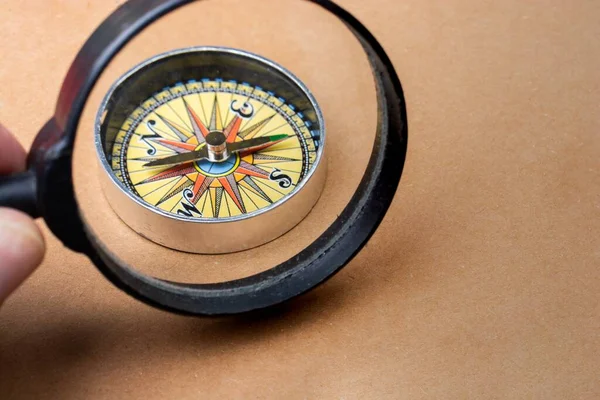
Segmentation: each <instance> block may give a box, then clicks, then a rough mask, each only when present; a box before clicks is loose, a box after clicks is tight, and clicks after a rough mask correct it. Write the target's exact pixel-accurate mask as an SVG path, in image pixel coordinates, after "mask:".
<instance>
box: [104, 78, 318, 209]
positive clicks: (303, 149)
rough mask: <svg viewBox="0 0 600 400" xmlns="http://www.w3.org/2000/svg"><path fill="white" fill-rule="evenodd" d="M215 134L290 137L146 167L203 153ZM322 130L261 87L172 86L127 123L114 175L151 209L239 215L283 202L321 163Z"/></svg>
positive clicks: (118, 140)
mask: <svg viewBox="0 0 600 400" xmlns="http://www.w3.org/2000/svg"><path fill="white" fill-rule="evenodd" d="M211 132H220V133H222V134H223V135H224V137H225V139H226V142H227V143H234V142H240V141H245V140H249V139H254V138H259V137H270V136H272V135H285V137H286V138H285V139H284V140H281V141H276V142H270V143H266V144H264V145H262V146H260V147H258V148H257V149H254V150H247V151H241V152H239V153H236V154H231V155H230V156H229V157H228V158H227V159H226V160H224V161H222V162H212V161H209V160H207V159H202V160H197V161H192V162H183V163H179V164H175V165H159V166H147V165H146V164H148V163H149V162H151V161H155V160H160V159H163V158H165V157H169V156H173V155H176V154H182V153H187V152H191V151H195V150H198V149H201V148H202V147H203V146H205V145H206V137H207V135H208V134H209V133H211ZM316 135H318V132H314V131H312V130H311V123H310V122H309V121H307V120H305V119H304V116H303V115H302V113H300V112H296V109H295V107H294V106H293V105H292V104H288V103H287V102H286V100H285V99H284V98H281V97H277V95H276V94H275V93H273V92H269V91H266V90H264V89H262V88H261V87H258V86H251V85H250V84H248V83H237V82H236V81H223V80H221V79H214V80H211V79H203V80H199V81H189V82H187V83H178V84H176V85H173V86H170V87H166V88H164V89H163V90H162V91H159V92H157V93H155V94H153V95H152V96H150V97H149V98H147V99H146V100H144V101H143V102H142V103H141V105H140V106H139V107H137V108H136V109H135V110H134V111H133V112H132V113H131V114H130V115H129V116H128V117H127V118H126V119H125V121H124V123H123V124H122V126H121V128H120V130H119V132H118V134H117V135H116V137H115V142H114V145H113V148H112V152H111V154H112V162H111V167H112V170H113V172H114V174H115V176H117V177H118V178H119V180H121V182H123V183H124V184H125V185H126V186H127V187H128V188H129V190H131V192H132V193H134V194H135V195H136V196H139V197H140V198H141V199H143V201H145V202H147V203H148V204H149V205H151V206H154V207H158V208H159V209H161V210H163V211H165V212H167V213H171V214H175V215H178V216H180V217H183V218H191V219H194V218H211V219H214V218H224V217H234V216H239V215H243V214H248V213H252V212H254V211H257V210H260V209H263V208H265V207H269V206H271V205H272V204H274V203H276V202H278V201H279V200H281V199H283V198H285V197H286V196H287V195H288V194H290V192H292V191H293V190H294V188H295V187H296V186H297V185H298V183H299V182H300V181H302V179H303V178H304V177H305V176H306V174H307V173H308V171H309V170H310V169H311V167H312V165H313V164H314V162H315V160H316V158H317V148H318V146H319V141H318V140H317V139H316V138H315V136H316Z"/></svg>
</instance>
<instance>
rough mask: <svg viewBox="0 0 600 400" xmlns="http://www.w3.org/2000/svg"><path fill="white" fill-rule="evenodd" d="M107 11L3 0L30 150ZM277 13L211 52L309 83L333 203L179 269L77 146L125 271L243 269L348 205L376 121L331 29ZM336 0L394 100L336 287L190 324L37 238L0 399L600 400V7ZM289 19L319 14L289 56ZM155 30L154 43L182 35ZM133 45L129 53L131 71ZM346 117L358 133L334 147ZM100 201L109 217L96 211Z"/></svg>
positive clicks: (353, 57) (6, 100)
mask: <svg viewBox="0 0 600 400" xmlns="http://www.w3.org/2000/svg"><path fill="white" fill-rule="evenodd" d="M117 3H118V2H116V1H113V2H99V1H98V2H83V1H81V2H80V1H77V2H76V1H54V0H52V1H41V0H40V1H24V2H18V1H12V0H11V1H5V2H4V3H3V4H2V5H0V11H1V13H0V18H1V20H2V29H3V34H2V35H1V36H0V49H1V50H2V51H1V53H2V55H3V62H2V63H1V65H0V87H1V88H2V90H0V120H2V122H3V123H4V124H5V125H6V126H8V127H9V128H10V129H12V130H13V132H15V133H17V134H18V136H19V138H20V140H21V142H22V143H23V144H24V145H26V146H28V145H29V144H30V143H31V141H32V140H33V137H34V135H35V133H36V132H37V129H39V127H41V125H42V124H43V123H44V122H45V120H46V119H47V118H48V117H49V116H50V115H51V113H52V110H53V106H54V102H55V99H56V95H57V93H58V89H59V87H60V84H61V82H62V78H63V76H64V74H65V72H66V69H67V68H68V66H69V64H70V61H71V60H72V58H73V56H74V55H75V54H76V52H77V50H78V49H79V47H80V46H81V44H82V43H83V41H84V40H85V39H86V38H87V36H88V35H89V33H90V32H91V31H92V30H93V29H94V28H95V27H96V26H97V24H98V23H99V22H100V21H101V20H102V19H103V18H104V17H105V16H106V15H107V14H108V13H110V11H111V10H112V9H113V8H114V7H115V6H116V5H117ZM220 3H223V4H224V5H228V6H229V7H230V8H231V9H235V8H236V6H240V7H242V6H244V2H240V1H224V2H216V1H214V2H207V3H206V7H211V10H212V11H210V12H207V15H215V14H211V13H219V12H222V11H218V10H222V7H219V6H218V5H219V4H220ZM282 4H283V3H281V2H277V5H275V2H265V1H255V2H253V3H252V7H253V10H254V11H253V12H256V13H257V14H260V15H261V16H262V18H263V21H266V22H265V23H264V24H263V23H262V22H257V21H258V20H256V19H250V20H248V21H245V23H246V24H249V29H248V30H247V32H251V33H249V35H250V38H249V39H248V42H242V41H240V40H239V39H238V38H236V35H235V34H232V32H231V31H230V30H226V32H225V33H223V34H222V35H213V34H211V33H210V30H207V32H205V33H206V34H207V35H208V36H207V38H209V39H210V40H211V41H217V40H219V41H221V42H222V43H221V44H228V45H236V46H239V47H244V46H242V45H243V44H245V43H251V44H252V46H255V49H256V50H257V51H259V52H261V53H262V54H264V55H266V56H269V57H272V58H274V59H276V60H277V61H280V62H281V63H282V64H284V65H286V66H288V67H290V68H291V69H293V70H294V72H295V73H297V74H298V75H299V76H300V77H301V78H302V79H303V80H305V81H306V82H307V84H308V85H309V86H310V87H311V89H313V90H314V91H315V94H316V96H317V99H318V100H319V102H320V103H321V105H322V106H323V109H324V112H325V117H326V119H327V123H328V127H329V129H330V133H331V136H330V137H331V138H332V141H334V140H335V142H336V144H337V145H336V147H335V148H334V149H332V151H331V154H330V159H329V163H328V165H329V166H330V176H329V179H328V182H327V188H326V191H325V193H324V198H323V199H322V201H320V202H319V204H318V206H317V208H316V209H315V210H314V213H311V215H310V216H309V217H308V218H307V220H306V221H304V222H303V223H302V224H301V225H300V226H299V227H298V228H297V229H295V230H294V231H293V232H291V233H290V235H286V237H284V238H282V239H280V240H279V241H278V242H277V243H278V244H279V245H280V246H275V245H274V244H269V245H267V246H265V247H263V248H260V249H255V250H252V251H251V252H248V253H240V254H238V255H236V256H233V255H228V256H226V257H224V258H217V257H216V256H214V257H204V256H199V257H203V258H202V259H203V262H202V264H203V265H207V266H205V267H202V268H203V269H202V270H195V269H194V268H191V267H185V268H186V269H185V270H183V271H182V270H181V269H178V268H177V266H178V265H181V263H185V261H186V259H185V257H188V256H183V255H180V254H176V253H174V252H169V251H167V250H166V249H159V248H156V246H152V245H150V244H148V243H146V242H144V241H143V240H141V239H139V238H137V237H136V236H135V235H133V234H132V233H131V232H130V231H128V230H127V229H126V228H124V227H122V226H120V225H118V220H114V216H113V215H112V214H110V210H109V209H108V208H106V207H107V206H106V204H104V203H103V201H102V198H101V197H98V196H96V197H94V196H90V195H89V193H90V191H93V189H94V187H95V186H94V185H96V184H97V183H96V182H95V180H96V173H97V171H96V170H95V167H94V165H93V163H90V164H89V166H88V167H84V163H85V162H90V158H91V157H89V155H90V154H91V153H86V151H88V152H89V145H86V142H85V139H82V140H80V141H79V143H78V150H77V154H76V156H77V157H78V160H80V161H79V162H80V164H78V165H79V166H80V167H79V169H78V171H76V179H77V182H78V196H79V198H80V201H81V202H82V207H83V208H84V212H85V213H86V216H89V218H90V221H91V222H92V223H93V226H94V229H97V231H98V232H99V233H100V234H101V235H104V236H103V238H106V240H112V242H111V243H110V245H111V248H112V249H113V250H114V251H115V252H117V253H118V254H119V255H120V256H122V257H123V258H125V259H127V261H129V262H132V263H139V262H147V263H148V264H147V265H148V271H147V272H151V273H155V274H160V273H165V274H169V276H177V277H178V278H180V279H189V280H195V281H198V280H201V279H206V280H209V281H210V280H216V279H227V278H231V277H233V276H234V275H235V276H243V275H248V274H251V273H253V272H256V271H258V270H260V269H264V267H265V266H268V264H269V263H270V264H273V263H275V262H277V261H279V260H280V259H282V258H285V256H286V255H289V254H292V253H293V252H294V251H295V250H297V248H300V247H302V245H304V244H305V243H308V242H310V240H311V238H313V237H315V236H316V235H318V234H319V232H320V231H321V230H322V229H323V228H324V227H326V226H327V223H329V222H330V221H331V219H332V218H334V217H335V213H336V211H338V210H340V209H341V208H343V206H344V204H345V202H346V201H347V200H348V198H349V196H350V195H351V193H352V190H353V188H354V187H355V186H356V184H357V182H358V179H359V175H360V172H361V171H362V169H364V165H365V162H366V158H367V157H368V148H365V146H368V144H369V140H370V139H372V129H373V127H374V104H372V102H373V95H374V94H373V90H372V88H371V87H370V86H369V82H370V81H369V78H368V75H367V72H366V71H368V69H367V65H366V62H365V60H363V59H362V56H361V54H360V48H359V47H357V45H356V44H355V43H354V42H352V40H351V38H350V37H349V36H348V34H347V33H345V31H343V29H342V28H341V27H339V26H338V25H337V24H336V22H335V21H334V20H333V19H331V18H329V17H328V16H325V15H321V14H318V13H316V12H315V9H314V8H313V7H311V6H309V5H304V4H303V5H294V7H295V8H294V10H293V12H286V11H285V10H283V8H285V6H284V5H282ZM342 4H343V5H344V6H346V7H347V8H348V9H349V10H351V11H352V12H353V13H355V15H357V16H358V17H359V18H360V19H361V20H362V21H363V22H364V23H365V24H366V25H367V26H368V27H369V28H371V29H372V30H373V31H374V33H375V34H376V36H377V37H378V38H379V39H380V40H381V41H382V43H383V45H384V46H385V48H386V50H387V51H388V53H389V55H390V57H391V58H392V60H393V62H394V64H395V66H396V68H397V70H398V73H399V75H400V78H401V80H402V83H403V86H404V89H405V94H406V98H407V104H408V115H409V136H410V138H409V154H408V160H407V165H406V169H405V175H404V177H403V181H402V183H401V186H400V189H399V192H398V195H397V197H396V199H395V202H394V204H393V206H392V208H391V209H390V212H389V214H388V216H387V217H386V219H385V220H384V222H383V224H382V225H381V228H380V230H379V231H378V232H377V233H376V234H375V236H374V237H373V239H372V241H371V242H370V243H369V245H368V246H367V247H366V248H365V249H364V250H363V251H362V252H361V253H360V254H359V256H358V257H357V258H356V259H355V260H354V261H353V262H352V263H351V264H350V265H348V266H347V267H346V269H344V270H343V271H342V272H341V273H340V274H339V275H337V276H336V277H335V278H334V279H332V280H331V281H329V282H328V283H327V284H325V285H324V286H322V287H320V288H318V289H317V290H315V291H313V292H311V293H309V294H308V295H306V296H303V297H302V298H300V299H297V300H295V301H293V302H291V303H290V304H287V305H285V306H284V307H280V308H277V309H276V310H272V311H269V312H265V313H263V314H261V315H260V316H254V317H252V318H250V317H241V318H228V319H210V320H205V319H194V318H184V317H179V316H174V315H170V314H168V313H164V312H161V311H156V310H154V309H151V308H149V307H147V306H145V305H143V304H141V303H139V302H137V301H135V300H133V299H131V298H129V297H128V296H126V295H125V294H123V293H122V292H120V291H118V290H117V289H115V288H114V287H113V286H111V285H110V284H109V283H108V282H107V281H106V280H104V278H102V277H101V276H100V274H99V273H98V272H97V271H96V270H95V269H94V267H93V266H92V265H91V264H90V263H89V261H87V259H86V258H85V257H83V256H80V255H76V254H74V253H72V252H70V251H67V250H66V249H64V248H62V246H61V245H60V244H59V243H58V241H57V240H56V239H54V238H53V237H52V236H51V234H49V233H48V232H47V230H46V237H47V239H48V244H49V250H48V255H47V257H46V261H45V262H44V265H43V266H42V267H41V268H40V269H39V271H38V272H36V273H35V275H34V276H33V277H32V278H30V279H29V280H28V281H27V282H26V284H25V285H24V286H23V288H22V289H21V290H20V291H19V292H18V293H16V294H15V295H14V296H13V297H12V298H11V299H10V300H9V301H8V302H7V303H6V304H5V305H4V306H3V307H2V309H0V398H2V399H4V398H7V399H9V398H10V399H12V398H15V399H16V398H60V399H80V398H107V399H108V398H110V399H114V398H194V399H195V398H242V397H243V398H348V399H354V398H410V399H414V398H544V399H546V398H561V399H562V398H585V399H592V398H597V397H598V396H600V385H599V384H598V379H597V371H598V367H599V366H600V350H599V349H600V340H599V337H598V332H599V331H600V330H599V329H600V319H599V312H600V306H599V304H600V302H599V300H600V290H599V289H600V271H599V269H598V265H599V264H600V262H599V261H600V252H599V249H600V223H599V217H600V203H599V195H600V179H599V178H600V177H599V173H598V167H599V166H598V152H599V150H600V136H599V134H598V132H599V128H600V118H599V112H600V109H599V104H600V84H599V78H598V71H599V70H600V56H599V55H600V43H599V42H598V41H597V40H595V38H597V37H599V35H600V26H599V25H598V23H597V21H598V18H599V17H600V6H599V5H598V3H597V2H594V1H580V2H576V3H571V4H567V2H561V1H547V2H544V4H541V3H539V4H533V3H529V2H521V1H516V0H509V1H504V2H481V1H467V0H451V1H437V2H421V1H413V0H409V1H402V2H399V1H396V0H378V1H373V2H365V1H359V0H345V1H343V2H342ZM232 12H235V11H232ZM286 13H287V14H286ZM219 15H221V14H219ZM222 15H225V13H223V14H222ZM282 15H284V16H282ZM177 18H181V20H179V21H184V20H185V19H186V18H190V15H189V14H187V15H186V13H181V15H179V16H174V19H173V20H172V22H173V25H178V26H180V25H182V24H176V23H175V21H178V20H177ZM219 18H221V17H219ZM297 21H309V22H311V23H313V24H314V26H311V29H310V30H307V31H306V33H307V41H302V40H299V39H297V40H296V41H294V40H291V41H290V49H293V48H294V49H302V50H303V51H306V52H309V53H310V54H315V55H320V56H321V57H317V58H318V60H316V61H314V59H313V60H311V61H310V62H308V61H307V60H306V58H305V57H301V56H299V54H301V53H298V52H293V51H291V50H290V51H289V52H286V51H281V50H276V49H281V48H282V47H281V44H282V43H279V42H278V40H277V37H278V35H276V34H272V33H271V34H270V35H269V30H268V29H269V28H271V29H272V27H273V26H277V25H278V24H280V25H282V26H284V27H289V26H292V27H294V28H295V29H298V31H299V32H302V33H305V32H303V31H302V27H303V26H306V25H304V22H303V23H302V24H300V22H297ZM228 23H230V22H228ZM295 23H297V24H299V26H297V25H294V24H295ZM165 24H166V22H165ZM263 25H265V26H263ZM181 29H186V28H185V26H183V27H182V28H181ZM310 32H314V33H313V34H310ZM155 34H156V36H154V38H155V40H154V45H155V46H166V47H168V46H169V45H170V42H168V41H169V40H175V41H178V40H179V39H178V38H177V37H176V35H177V34H174V35H175V36H173V37H172V38H171V39H165V38H161V34H160V33H158V32H157V33H155ZM149 35H150V37H153V36H152V32H150V34H149ZM325 38H326V39H328V40H326V39H325ZM207 40H208V39H207ZM302 46H304V47H302ZM138 48H139V49H143V51H150V50H152V49H150V48H145V47H144V45H140V47H138ZM143 51H141V52H140V53H138V54H137V55H136V54H132V55H130V56H127V55H124V56H123V57H122V61H123V66H124V65H127V64H128V63H129V62H130V61H133V60H134V59H135V57H136V56H139V57H141V58H143V57H142V54H143ZM128 57H130V58H128ZM340 57H341V58H340ZM314 62H316V63H318V66H320V67H321V68H326V71H328V72H330V73H329V74H325V73H320V72H319V71H320V69H319V68H313V65H312V63H314ZM118 70H119V66H117V67H116V68H115V74H116V75H118ZM116 75H115V76H116ZM353 77H354V79H353ZM349 79H353V81H352V82H351V83H349V82H348V80H349ZM107 83H110V77H107ZM341 89H345V90H344V92H343V94H340V93H339V90H341ZM102 94H103V93H102V88H101V87H99V88H98V92H97V93H96V96H102ZM97 98H98V97H96V99H97ZM91 107H92V108H93V105H92V106H91ZM92 108H90V109H92ZM348 109H351V110H352V111H351V112H350V113H349V112H348ZM90 112H93V111H90ZM87 118H88V121H90V119H89V118H93V116H91V117H90V116H89V115H88V116H87ZM84 120H85V119H84ZM354 125H356V126H359V127H360V132H361V134H360V135H352V136H351V137H348V135H347V134H346V132H347V131H348V130H351V129H353V127H354ZM86 154H87V155H88V156H87V157H86ZM349 156H352V157H354V158H352V159H349ZM340 182H343V183H340ZM86 193H87V194H88V195H87V196H86ZM95 207H100V208H101V210H102V212H100V213H98V214H95V213H94V212H90V211H92V210H94V208H95ZM99 214H100V215H102V216H105V217H106V218H99V217H98V215H99ZM42 225H43V224H42ZM112 227H114V229H115V230H114V231H110V232H109V231H108V230H107V228H112ZM111 232H112V233H111ZM124 241H127V242H128V243H132V245H131V246H123V245H122V243H123V242H124ZM119 246H120V247H119ZM275 247H276V248H277V252H274V251H273V249H275ZM140 248H144V249H147V250H148V251H149V252H151V253H148V254H154V256H153V257H150V256H147V255H144V253H143V252H139V251H134V249H140ZM155 252H156V253H155ZM274 253H276V254H274ZM179 257H182V258H179ZM153 260H155V261H156V260H158V261H156V262H155V263H152V262H153ZM257 260H258V261H257ZM223 265H227V266H228V267H227V268H223ZM173 274H175V275H173Z"/></svg>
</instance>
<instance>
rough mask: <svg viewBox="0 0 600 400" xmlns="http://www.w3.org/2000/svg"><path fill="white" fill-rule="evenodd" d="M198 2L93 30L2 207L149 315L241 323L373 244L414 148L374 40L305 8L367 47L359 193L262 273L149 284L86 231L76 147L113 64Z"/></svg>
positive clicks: (5, 188) (4, 189) (2, 187)
mask: <svg viewBox="0 0 600 400" xmlns="http://www.w3.org/2000/svg"><path fill="white" fill-rule="evenodd" d="M192 1H202V0H129V1H128V2H127V3H125V4H123V5H122V6H121V7H119V8H118V9H117V10H116V11H114V12H113V14H111V15H110V16H109V17H108V18H107V19H106V20H105V21H104V22H103V23H102V24H101V25H100V26H99V27H98V28H97V29H96V31H95V32H94V33H93V34H92V35H91V36H90V38H89V39H88V40H87V42H86V43H85V44H84V45H83V47H82V49H81V50H80V52H79V53H78V55H77V57H76V58H75V60H74V62H73V64H72V65H71V67H70V69H69V71H68V73H67V76H66V78H65V80H64V82H63V85H62V88H61V91H60V95H59V98H58V101H57V105H56V109H55V114H54V117H53V118H52V119H50V120H49V121H48V122H47V123H46V124H45V125H44V127H43V128H42V129H41V130H40V132H39V133H38V135H37V137H36V139H35V141H34V143H33V145H32V148H31V150H30V152H29V156H28V165H29V170H28V171H27V172H26V173H23V174H20V175H17V176H11V177H8V178H2V179H0V205H4V206H9V207H14V208H17V209H20V210H23V211H25V212H27V213H28V214H30V215H31V216H33V217H42V218H43V219H44V220H45V222H46V224H47V226H48V227H49V228H50V230H51V231H52V232H53V234H54V235H55V236H56V237H57V238H59V239H60V240H61V241H62V242H63V243H64V245H66V246H67V247H69V248H70V249H72V250H74V251H77V252H81V253H84V254H86V255H87V256H88V257H89V258H90V259H91V260H92V261H93V263H94V264H95V265H96V267H97V268H98V269H99V270H100V271H101V272H102V273H103V274H104V275H105V276H106V278H108V279H109V280H110V281H111V282H112V283H113V284H115V285H116V286H117V287H119V288H121V289H122V290H124V291H125V292H127V293H128V294H130V295H131V296H133V297H135V298H137V299H139V300H141V301H143V302H145V303H147V304H149V305H152V306H154V307H157V308H160V309H163V310H167V311H171V312H175V313H179V314H186V315H204V316H208V315H227V314H237V313H243V312H248V311H252V310H257V309H261V308H265V307H269V306H272V305H275V304H279V303H282V302H284V301H287V300H289V299H291V298H294V297H296V296H298V295H300V294H302V293H304V292H306V291H308V290H311V289H312V288H314V287H316V286H317V285H319V284H321V283H323V282H324V281H326V280H327V279H329V278H330V277H332V276H333V275H334V274H335V273H336V272H338V271H339V270H340V269H341V268H343V267H344V266H345V265H347V264H348V262H349V261H350V260H352V259H353V258H354V256H355V255H356V254H357V253H358V252H359V251H360V250H361V249H362V247H363V246H364V245H365V244H366V243H367V242H368V241H369V239H370V238H371V236H372V235H373V233H374V232H375V231H376V230H377V228H378V226H379V224H380V223H381V221H382V219H383V218H384V216H385V214H386V212H387V210H388V208H389V206H390V204H391V203H392V201H393V199H394V196H395V193H396V190H397V188H398V185H399V182H400V178H401V176H402V171H403V168H404V162H405V158H406V151H407V140H408V128H407V117H406V105H405V100H404V94H403V91H402V87H401V84H400V80H399V78H398V76H397V74H396V72H395V69H394V67H393V65H392V62H391V61H390V59H389V57H388V56H387V54H386V53H385V51H384V49H383V47H382V46H381V44H380V43H379V42H378V41H377V40H376V39H375V37H374V36H373V35H372V34H371V32H369V30H368V29H367V28H366V27H365V26H364V25H362V24H361V23H360V22H359V21H358V20H357V19H356V18H355V17H354V16H352V15H351V14H350V13H349V12H347V11H346V10H344V9H343V8H341V7H340V6H338V5H337V4H335V3H334V2H332V1H330V0H303V1H309V2H312V3H315V4H317V5H319V6H321V7H322V8H323V9H325V10H327V11H329V12H331V13H333V14H334V15H336V16H337V17H338V18H339V19H340V20H341V21H342V22H343V23H344V24H345V25H346V26H347V27H348V28H349V29H350V30H351V31H352V33H353V34H354V35H355V36H356V37H357V39H358V40H359V41H360V43H361V44H362V46H363V48H364V50H365V52H366V54H367V57H368V59H369V61H370V63H371V67H372V70H373V76H374V81H375V86H376V88H377V95H378V129H377V135H376V139H375V142H374V145H373V150H372V154H371V158H370V160H369V163H368V166H367V168H366V171H365V173H364V175H363V178H362V180H361V182H360V184H359V186H358V188H357V190H356V192H355V193H354V195H353V196H352V198H351V200H350V202H349V203H348V204H347V206H346V207H345V208H344V210H343V211H342V213H341V214H340V216H339V217H338V218H337V219H336V220H335V221H334V223H333V224H332V225H331V226H330V227H329V228H328V229H327V230H326V231H325V232H324V233H323V234H322V235H321V236H320V237H319V238H317V239H316V240H315V241H314V242H313V243H312V244H311V245H309V246H308V247H307V248H305V249H304V250H302V251H301V252H300V253H298V254H297V255H296V256H294V257H292V258H290V259H289V260H287V261H285V262H283V263H281V264H279V265H278V266H276V267H274V268H272V269H269V270H267V271H265V272H262V273H259V274H256V275H253V276H250V277H247V278H242V279H237V280H233V281H229V282H223V283H214V284H185V283H178V282H170V281H165V280H160V279H157V278H153V277H149V276H146V275H143V274H141V273H139V272H137V271H136V270H134V269H133V268H131V267H130V266H128V265H127V264H125V263H124V262H122V261H120V260H119V259H118V258H117V257H116V256H115V255H114V254H112V253H111V252H110V250H109V249H108V248H106V247H105V245H104V244H103V243H102V242H101V241H100V240H99V239H98V238H97V237H96V236H95V235H94V233H93V232H92V230H91V229H89V227H88V226H87V225H86V223H85V220H84V217H83V215H82V213H81V212H80V210H79V207H78V204H77V200H76V196H75V193H74V188H73V178H72V160H73V157H72V156H73V147H74V143H75V136H76V133H77V128H78V125H79V120H80V117H81V113H82V111H83V108H84V106H85V103H86V101H87V98H88V96H89V94H90V93H91V91H92V89H93V87H94V85H95V83H96V81H97V80H98V78H99V76H100V75H101V73H102V72H103V70H104V68H105V67H106V66H107V65H108V64H109V62H110V61H111V60H112V58H113V57H114V56H115V55H116V54H117V53H118V52H119V50H120V49H121V48H122V47H123V46H125V45H126V44H127V43H128V42H129V41H130V40H131V39H132V38H133V37H134V36H135V35H136V34H137V33H139V32H141V31H142V30H143V29H144V28H145V27H146V26H148V25H149V24H151V23H152V22H154V21H155V20H156V19H158V18H160V17H162V16H164V15H165V14H167V13H169V12H171V11H173V10H175V9H177V8H179V7H181V6H184V5H186V4H188V3H191V2H192Z"/></svg>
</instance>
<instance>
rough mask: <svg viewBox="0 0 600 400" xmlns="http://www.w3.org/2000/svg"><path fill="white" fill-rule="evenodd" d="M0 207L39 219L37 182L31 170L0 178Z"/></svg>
mask: <svg viewBox="0 0 600 400" xmlns="http://www.w3.org/2000/svg"><path fill="white" fill-rule="evenodd" d="M0 207H9V208H14V209H17V210H19V211H23V212H24V213H27V214H29V215H30V216H32V217H34V218H37V217H39V213H38V208H37V182H36V175H35V172H34V171H33V170H29V171H26V172H21V173H18V174H14V175H9V176H0Z"/></svg>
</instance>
